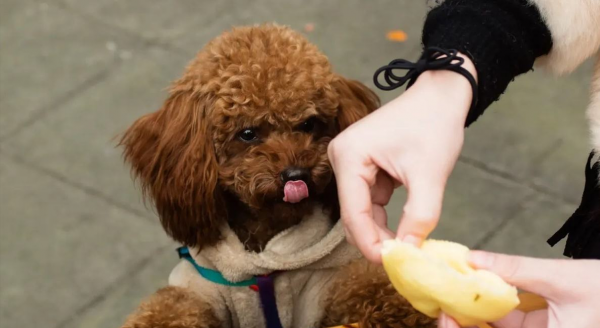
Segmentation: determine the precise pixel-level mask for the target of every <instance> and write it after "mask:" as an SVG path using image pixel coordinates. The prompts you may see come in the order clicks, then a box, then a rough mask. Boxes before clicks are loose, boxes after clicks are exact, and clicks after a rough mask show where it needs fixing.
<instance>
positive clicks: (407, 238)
mask: <svg viewBox="0 0 600 328" xmlns="http://www.w3.org/2000/svg"><path fill="white" fill-rule="evenodd" d="M402 242H405V243H409V244H413V245H415V246H417V247H419V246H421V238H418V237H415V236H413V235H406V236H404V237H403V238H402Z"/></svg>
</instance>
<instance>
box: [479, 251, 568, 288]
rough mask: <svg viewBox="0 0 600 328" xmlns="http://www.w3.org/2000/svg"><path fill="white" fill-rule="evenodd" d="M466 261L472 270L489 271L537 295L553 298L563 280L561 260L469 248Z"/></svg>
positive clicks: (562, 262) (562, 261) (563, 270)
mask: <svg viewBox="0 0 600 328" xmlns="http://www.w3.org/2000/svg"><path fill="white" fill-rule="evenodd" d="M469 262H470V263H471V265H473V267H475V268H476V269H483V270H488V271H491V272H493V273H495V274H497V275H499V276H500V278H502V279H503V280H504V281H506V282H507V283H509V284H511V285H513V286H515V287H517V288H520V289H523V290H526V291H529V292H532V293H535V294H538V295H540V296H542V297H545V298H554V297H556V296H557V295H558V294H559V293H560V291H561V290H562V284H563V282H564V281H565V280H568V279H565V274H567V275H568V272H565V269H564V266H565V265H564V263H565V260H547V259H537V258H530V257H522V256H511V255H504V254H496V253H489V252H483V251H472V252H470V254H469Z"/></svg>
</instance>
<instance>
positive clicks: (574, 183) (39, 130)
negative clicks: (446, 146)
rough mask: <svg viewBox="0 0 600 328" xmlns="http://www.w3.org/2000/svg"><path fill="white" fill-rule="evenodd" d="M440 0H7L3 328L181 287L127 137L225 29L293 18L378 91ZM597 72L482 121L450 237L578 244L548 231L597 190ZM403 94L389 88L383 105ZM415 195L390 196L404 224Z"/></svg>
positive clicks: (106, 315)
mask: <svg viewBox="0 0 600 328" xmlns="http://www.w3.org/2000/svg"><path fill="white" fill-rule="evenodd" d="M425 13H426V8H425V4H424V1H415V0H393V1H392V0H389V1H384V0H377V1H366V0H363V1H361V0H327V1H326V0H323V1H316V0H285V1H284V0H280V1H277V0H271V1H269V0H259V1H235V0H219V1H208V0H204V1H201V0H170V1H146V0H121V1H118V0H93V1H92V0H56V1H48V2H42V1H34V0H2V2H1V8H0V109H1V111H0V115H1V120H0V196H1V198H0V224H1V226H0V326H1V327H3V328H4V327H6V328H8V327H45V328H75V327H78V328H87V327H118V326H119V324H121V323H122V321H123V319H124V318H125V316H126V315H127V314H128V313H130V312H131V311H132V310H133V308H134V307H135V306H136V305H137V304H138V303H139V301H140V300H141V299H142V297H144V296H147V295H149V294H150V293H152V292H153V291H154V290H156V289H157V288H158V287H161V286H164V285H165V284H166V280H167V277H168V274H169V272H170V270H171V268H172V267H173V266H174V264H175V263H176V262H177V256H176V254H175V247H176V246H177V245H175V244H174V243H173V242H171V241H170V240H169V239H168V238H167V237H166V236H165V234H164V233H163V231H162V229H161V228H160V227H159V224H158V219H157V218H156V215H155V213H154V212H153V210H152V209H149V208H146V207H145V206H144V205H143V203H142V202H141V200H140V194H139V192H138V190H136V188H135V186H134V184H133V183H132V181H131V179H130V175H129V171H128V168H127V167H126V166H125V165H124V164H123V162H122V159H121V150H120V149H117V148H115V144H116V142H115V139H114V137H115V136H116V135H118V134H119V133H120V132H122V131H123V130H124V129H125V128H126V127H127V126H128V125H129V124H131V123H132V122H133V121H134V120H135V119H136V118H138V117H139V116H141V115H142V114H144V113H147V112H150V111H154V110H156V109H158V108H159V106H160V104H161V102H162V100H163V99H164V98H165V94H166V93H165V88H166V87H167V86H168V84H169V82H170V81H171V80H173V79H174V78H176V77H178V76H179V74H180V73H181V72H182V71H183V68H184V66H185V65H186V63H187V62H188V61H189V60H190V59H192V58H193V56H194V54H195V53H196V52H197V51H198V50H199V49H200V48H201V47H202V46H203V45H204V44H205V43H206V42H207V41H208V40H210V39H211V38H213V37H215V36H217V35H219V34H220V33H221V32H222V31H223V30H225V29H228V28H230V27H231V26H233V25H243V24H254V23H260V22H273V21H275V22H278V23H282V24H287V25H290V26H292V27H293V28H295V29H297V30H299V31H302V32H303V33H305V34H306V35H307V37H308V38H309V39H310V40H311V41H312V42H314V43H315V44H317V45H318V46H319V47H320V48H321V50H322V51H323V52H324V53H325V54H326V55H327V56H328V57H329V58H330V60H331V62H332V64H333V66H334V69H335V70H336V71H337V72H339V73H342V74H343V75H345V76H347V77H350V78H354V79H358V80H360V81H362V82H364V83H366V84H367V85H369V86H370V87H373V85H372V82H371V77H372V74H373V72H374V71H375V69H377V68H378V67H380V66H382V65H383V64H386V63H388V62H389V61H390V60H392V59H394V58H398V57H402V58H407V59H416V58H417V57H418V55H419V53H420V30H421V27H422V22H423V18H424V15H425ZM390 31H397V32H396V34H395V35H396V37H395V38H392V39H389V38H387V37H386V35H387V34H388V33H389V32H390ZM398 35H400V37H398ZM590 68H591V65H589V64H587V65H584V67H582V68H581V69H580V70H578V71H577V72H575V73H574V74H572V75H570V76H568V77H565V78H561V79H555V78H553V77H551V76H549V75H547V74H545V73H544V72H541V71H536V72H535V73H530V74H528V75H526V76H523V77H520V78H518V79H517V81H516V82H515V83H514V84H512V85H511V86H510V88H509V91H508V92H507V94H506V95H505V96H503V97H502V100H501V101H500V102H498V103H497V104H495V105H494V106H493V107H492V108H490V109H489V110H488V112H487V113H486V115H484V116H483V117H482V118H481V119H480V120H479V121H478V122H477V123H476V124H475V125H474V126H473V127H472V128H469V129H468V132H467V138H466V145H465V148H464V151H463V153H462V156H461V158H460V161H459V163H458V165H457V167H456V170H455V172H454V174H453V175H452V177H451V180H450V182H449V185H448V190H447V193H446V199H445V203H444V206H445V207H444V213H443V217H442V220H441V224H440V226H439V228H438V229H437V230H436V231H435V233H434V236H435V237H437V238H445V239H450V240H454V241H458V242H461V243H464V244H466V245H468V246H470V247H477V248H483V249H488V250H494V251H503V252H508V253H514V254H526V255H535V256H548V257H560V255H561V252H562V244H561V245H559V246H557V247H556V248H554V249H552V248H550V247H549V246H547V245H546V242H545V241H546V239H547V238H548V237H549V236H550V235H551V234H552V233H553V232H554V231H555V230H556V229H558V228H559V227H560V226H561V225H562V223H563V222H564V220H566V219H567V218H568V217H569V215H570V214H571V213H572V212H573V211H574V209H575V208H576V207H577V205H578V203H579V202H578V200H579V197H580V195H581V192H582V190H583V168H584V163H585V160H586V158H587V154H588V151H589V149H588V148H587V147H586V144H587V143H586V140H587V128H586V123H585V119H584V110H585V107H586V103H587V99H588V91H587V90H588V87H587V86H588V83H589V79H590V76H589V75H590V74H589V71H590ZM398 93H399V92H388V93H383V92H378V94H379V95H380V96H381V98H382V100H383V101H384V102H386V101H389V100H390V99H392V98H393V97H395V96H397V95H398ZM404 197H405V194H404V192H403V191H399V192H397V193H396V195H395V196H394V201H393V202H392V204H391V205H390V206H389V210H390V217H391V221H392V222H390V225H391V226H394V227H395V226H396V224H397V220H398V219H397V218H398V217H399V215H400V212H401V208H402V204H403V199H404Z"/></svg>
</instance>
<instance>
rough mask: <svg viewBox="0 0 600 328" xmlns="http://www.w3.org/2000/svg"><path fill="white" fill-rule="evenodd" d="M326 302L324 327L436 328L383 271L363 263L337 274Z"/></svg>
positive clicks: (349, 266)
mask: <svg viewBox="0 0 600 328" xmlns="http://www.w3.org/2000/svg"><path fill="white" fill-rule="evenodd" d="M332 286H335V288H332V289H331V290H330V292H329V295H328V297H327V299H326V303H325V305H326V311H325V313H326V317H325V320H324V321H323V324H322V327H332V326H337V325H342V324H352V323H358V324H359V327H361V328H384V327H390V328H434V327H437V323H436V320H435V319H432V318H429V317H427V316H426V315H424V314H422V313H420V312H418V311H417V310H415V309H414V308H413V307H412V306H411V305H410V304H409V303H408V302H407V301H406V300H405V299H404V298H403V297H402V296H400V294H398V292H397V291H396V290H395V289H394V287H393V286H392V284H391V283H390V281H389V279H388V277H387V276H386V274H385V272H384V271H383V268H381V267H378V266H375V265H372V264H370V263H367V261H364V260H361V261H357V262H354V263H352V264H350V265H348V266H347V267H346V268H344V269H343V271H342V272H340V274H339V275H338V278H337V281H336V282H335V283H334V284H332Z"/></svg>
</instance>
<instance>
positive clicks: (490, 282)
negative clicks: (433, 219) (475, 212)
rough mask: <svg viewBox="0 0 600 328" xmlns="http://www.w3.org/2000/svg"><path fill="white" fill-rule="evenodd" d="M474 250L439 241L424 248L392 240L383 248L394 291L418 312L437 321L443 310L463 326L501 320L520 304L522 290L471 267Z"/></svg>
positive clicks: (429, 243) (426, 243) (428, 242)
mask: <svg viewBox="0 0 600 328" xmlns="http://www.w3.org/2000/svg"><path fill="white" fill-rule="evenodd" d="M468 252H469V249H468V248H467V247H465V246H463V245H461V244H457V243H453V242H449V241H439V240H426V241H424V242H423V245H422V246H421V248H420V249H419V248H417V247H415V246H413V245H412V244H408V243H403V242H401V241H398V240H387V241H385V242H384V243H383V248H382V250H381V254H382V257H383V267H384V268H385V271H386V272H387V275H388V276H389V278H390V281H391V282H392V284H393V285H394V288H396V290H397V291H398V292H399V293H400V294H401V295H402V296H404V298H406V300H407V301H408V302H409V303H410V304H411V305H412V306H413V307H414V308H415V309H417V310H418V311H420V312H422V313H424V314H425V315H427V316H429V317H432V318H437V317H438V316H439V315H440V312H442V311H443V312H444V313H446V314H448V315H450V316H451V317H453V318H454V319H456V321H457V322H458V323H459V324H460V325H462V326H476V325H481V324H483V323H485V322H493V321H496V320H498V319H501V318H502V317H504V316H506V315H507V314H508V313H509V312H510V311H512V310H513V309H515V308H516V307H517V305H519V298H518V296H517V289H516V288H515V287H513V286H511V285H509V284H507V283H506V282H504V280H502V278H500V277H499V276H497V275H496V274H494V273H492V272H489V271H485V270H475V269H473V268H472V267H471V266H469V264H468V263H467V256H468Z"/></svg>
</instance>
